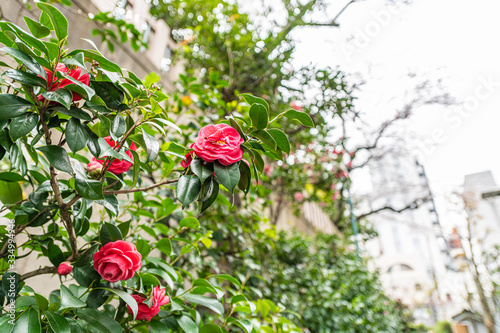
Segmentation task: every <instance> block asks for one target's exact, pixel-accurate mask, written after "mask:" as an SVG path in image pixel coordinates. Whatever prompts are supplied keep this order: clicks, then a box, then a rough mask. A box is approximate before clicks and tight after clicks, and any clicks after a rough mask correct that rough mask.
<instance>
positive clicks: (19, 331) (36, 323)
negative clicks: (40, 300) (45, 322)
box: [12, 307, 42, 333]
mask: <svg viewBox="0 0 500 333" xmlns="http://www.w3.org/2000/svg"><path fill="white" fill-rule="evenodd" d="M41 332H42V326H41V324H40V317H39V316H38V311H37V310H35V309H34V308H32V307H30V308H28V310H26V311H24V313H23V314H22V315H21V316H20V317H19V318H18V319H17V320H16V324H15V325H14V330H13V331H12V333H41Z"/></svg>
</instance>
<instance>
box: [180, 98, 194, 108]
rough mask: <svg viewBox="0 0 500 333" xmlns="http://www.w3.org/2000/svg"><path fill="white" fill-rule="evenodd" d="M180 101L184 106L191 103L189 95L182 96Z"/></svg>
mask: <svg viewBox="0 0 500 333" xmlns="http://www.w3.org/2000/svg"><path fill="white" fill-rule="evenodd" d="M181 102H182V104H183V105H184V106H190V105H191V103H192V100H191V97H189V96H184V97H182V99H181Z"/></svg>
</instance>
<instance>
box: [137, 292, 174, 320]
mask: <svg viewBox="0 0 500 333" xmlns="http://www.w3.org/2000/svg"><path fill="white" fill-rule="evenodd" d="M131 296H132V297H133V298H134V299H135V301H136V302H137V305H138V306H139V311H138V312H137V318H136V319H137V320H141V319H145V320H147V321H151V319H152V318H153V317H154V316H156V315H157V314H158V312H160V306H162V305H165V304H168V303H169V302H170V297H168V296H165V289H161V288H160V286H156V287H154V288H153V291H152V292H151V297H150V298H151V302H150V304H151V307H149V306H147V305H146V304H144V301H145V300H146V298H145V297H142V296H139V295H131ZM127 307H128V312H129V313H130V314H132V313H133V312H132V309H131V308H130V306H128V305H127Z"/></svg>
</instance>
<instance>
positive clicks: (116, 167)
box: [87, 136, 137, 175]
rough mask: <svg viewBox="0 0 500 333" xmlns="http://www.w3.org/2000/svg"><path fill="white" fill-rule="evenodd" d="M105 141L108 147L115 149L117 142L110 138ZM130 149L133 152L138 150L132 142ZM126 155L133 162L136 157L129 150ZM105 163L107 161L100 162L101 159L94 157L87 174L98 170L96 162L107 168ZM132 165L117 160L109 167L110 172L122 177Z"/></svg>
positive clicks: (88, 166)
mask: <svg viewBox="0 0 500 333" xmlns="http://www.w3.org/2000/svg"><path fill="white" fill-rule="evenodd" d="M104 140H106V142H107V143H108V145H110V146H111V147H113V148H115V146H116V142H115V141H113V140H112V139H111V137H110V136H107V137H105V138H104ZM130 149H132V150H133V151H136V150H137V147H136V146H135V143H133V142H132V144H131V145H130ZM125 154H127V155H128V157H130V158H131V159H132V160H133V159H134V157H133V155H132V153H131V152H130V151H128V150H127V152H126V153H125ZM104 161H105V159H102V160H99V159H97V158H95V157H94V158H93V159H92V161H91V162H90V163H89V164H88V165H87V172H89V169H91V170H93V169H95V168H96V164H95V162H96V163H99V164H101V166H102V167H105V165H104ZM108 163H109V162H108ZM106 165H107V163H106ZM132 165H133V163H130V162H128V161H124V160H118V159H116V158H115V159H114V160H113V162H111V165H110V166H109V168H108V171H109V172H112V173H114V174H115V175H120V174H122V173H124V172H127V171H128V170H129V169H130V168H131V167H132Z"/></svg>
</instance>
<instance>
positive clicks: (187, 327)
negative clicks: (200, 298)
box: [175, 315, 198, 333]
mask: <svg viewBox="0 0 500 333" xmlns="http://www.w3.org/2000/svg"><path fill="white" fill-rule="evenodd" d="M175 319H176V320H177V323H178V324H179V326H180V327H181V328H182V329H183V331H184V332H185V333H198V325H196V323H195V322H194V321H193V319H191V318H190V317H188V316H186V315H182V316H181V317H178V318H175Z"/></svg>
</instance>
